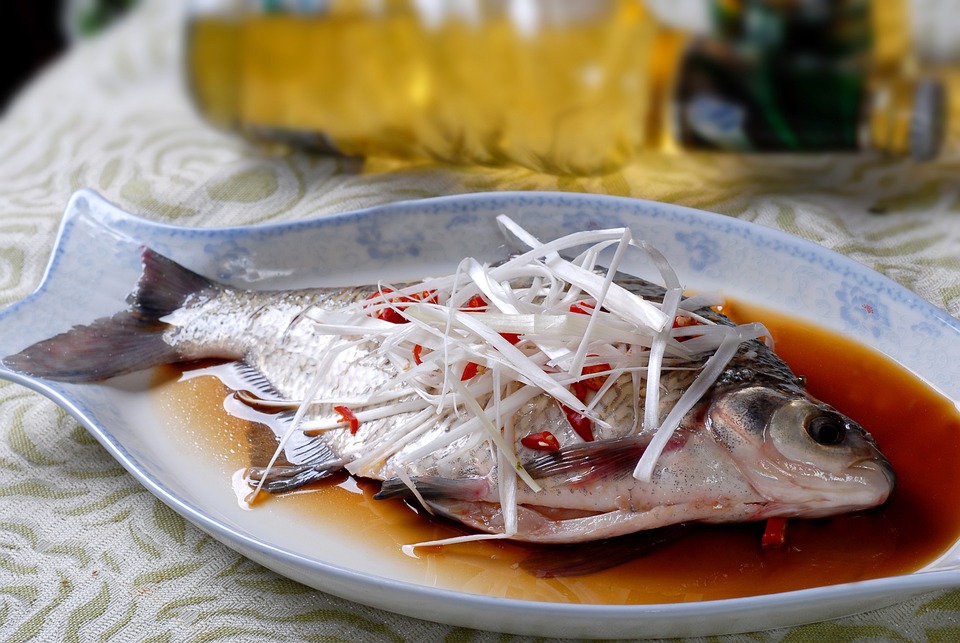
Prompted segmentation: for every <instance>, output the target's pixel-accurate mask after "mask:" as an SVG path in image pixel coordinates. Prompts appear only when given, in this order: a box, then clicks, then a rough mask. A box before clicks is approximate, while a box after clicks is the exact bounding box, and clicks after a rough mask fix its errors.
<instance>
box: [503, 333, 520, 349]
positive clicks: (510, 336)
mask: <svg viewBox="0 0 960 643" xmlns="http://www.w3.org/2000/svg"><path fill="white" fill-rule="evenodd" d="M500 337H503V338H504V339H505V340H507V341H508V342H510V343H511V344H513V345H514V346H516V345H517V344H519V343H520V334H519V333H500Z"/></svg>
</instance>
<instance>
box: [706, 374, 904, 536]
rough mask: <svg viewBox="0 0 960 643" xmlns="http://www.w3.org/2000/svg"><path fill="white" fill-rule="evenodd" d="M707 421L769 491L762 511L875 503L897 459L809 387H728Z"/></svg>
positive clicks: (817, 512)
mask: <svg viewBox="0 0 960 643" xmlns="http://www.w3.org/2000/svg"><path fill="white" fill-rule="evenodd" d="M707 424H708V427H709V430H710V431H711V433H712V434H713V436H714V438H715V439H716V440H717V441H718V442H719V443H720V444H721V445H722V446H723V447H724V448H725V449H726V450H727V451H728V452H729V453H730V454H731V457H732V458H733V460H734V462H735V464H736V466H737V468H738V469H739V471H740V472H741V474H742V475H743V476H744V478H745V479H746V481H747V483H748V484H749V485H750V486H751V487H752V488H753V490H754V491H755V492H756V493H757V494H758V495H759V496H760V497H762V498H763V499H764V502H762V503H760V505H759V508H760V512H759V514H758V515H757V516H756V518H757V519H762V518H770V517H774V516H788V517H804V518H818V517H824V516H830V515H836V514H840V513H846V512H850V511H857V510H861V509H867V508H870V507H875V506H878V505H881V504H883V503H884V502H886V500H887V498H888V497H889V495H890V493H891V492H892V491H893V486H894V481H895V475H894V472H893V467H892V466H891V465H890V462H889V461H888V460H887V458H886V457H885V456H884V455H883V453H881V451H880V449H879V448H878V447H877V443H876V441H875V440H874V439H873V437H872V436H871V435H870V434H869V433H867V431H866V430H864V429H863V427H861V426H860V425H859V424H857V423H856V422H855V421H853V420H852V419H850V418H849V417H847V416H845V415H843V414H842V413H840V412H839V411H837V410H836V409H834V408H833V407H831V406H829V405H828V404H825V403H823V402H821V401H819V400H817V399H815V398H813V397H811V396H809V395H803V394H797V393H792V392H783V391H779V390H776V389H771V388H768V387H764V386H749V387H745V388H740V389H737V390H731V391H728V392H727V393H725V394H722V395H720V396H719V398H718V399H715V400H714V401H713V402H712V403H711V404H710V408H709V410H708V413H707Z"/></svg>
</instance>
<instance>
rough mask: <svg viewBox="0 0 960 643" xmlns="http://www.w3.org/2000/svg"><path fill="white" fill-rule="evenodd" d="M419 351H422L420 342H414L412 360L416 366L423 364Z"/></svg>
mask: <svg viewBox="0 0 960 643" xmlns="http://www.w3.org/2000/svg"><path fill="white" fill-rule="evenodd" d="M421 353H423V346H421V345H420V344H414V345H413V361H414V362H416V363H417V365H418V366H419V365H420V364H423V360H422V359H420V354H421Z"/></svg>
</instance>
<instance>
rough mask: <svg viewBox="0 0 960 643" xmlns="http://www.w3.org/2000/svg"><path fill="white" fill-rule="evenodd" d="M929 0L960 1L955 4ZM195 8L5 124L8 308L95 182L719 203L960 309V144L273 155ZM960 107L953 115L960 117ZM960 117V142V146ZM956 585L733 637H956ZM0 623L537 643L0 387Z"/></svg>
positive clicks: (62, 632) (224, 211)
mask: <svg viewBox="0 0 960 643" xmlns="http://www.w3.org/2000/svg"><path fill="white" fill-rule="evenodd" d="M929 4H931V6H934V7H936V8H939V9H940V10H942V11H946V12H949V11H951V10H952V9H951V8H950V7H945V3H936V2H930V3H929ZM183 11H184V3H182V2H174V1H170V0H149V1H144V2H142V3H141V5H140V6H139V7H138V8H137V10H135V11H134V12H133V13H132V14H131V15H129V16H128V17H127V18H125V19H124V20H122V21H121V22H120V23H119V24H117V25H116V26H115V27H113V28H112V29H110V30H108V31H107V32H106V33H104V34H102V35H101V36H99V37H96V38H92V39H89V40H85V41H83V42H81V43H79V44H78V45H77V46H76V48H74V49H73V50H72V51H71V52H70V53H69V55H67V56H65V57H64V58H63V59H62V60H60V61H59V62H57V63H56V64H54V65H53V66H52V67H51V68H49V69H48V70H47V71H46V73H44V74H43V75H42V76H41V77H39V78H38V79H37V80H36V81H35V82H34V83H33V84H32V85H31V86H30V87H28V88H27V90H26V91H24V92H23V93H22V94H21V95H20V97H19V98H18V100H17V101H16V102H15V103H14V104H13V105H12V106H11V108H10V109H9V111H8V112H7V113H6V115H4V117H3V118H2V120H0V305H9V304H11V303H13V302H16V301H18V300H20V299H22V298H23V297H25V296H26V295H28V294H29V293H30V292H31V291H32V290H33V289H34V288H35V287H36V285H37V284H38V283H39V282H40V279H41V276H42V273H43V271H44V268H45V265H46V262H47V259H48V256H49V253H50V250H51V247H52V245H53V240H54V236H55V233H56V230H57V226H58V224H59V222H60V217H61V214H62V211H63V209H64V206H65V204H66V202H67V199H68V198H69V196H70V194H71V193H72V192H73V191H74V190H76V189H78V188H83V187H90V188H93V189H96V190H98V191H100V192H102V193H103V194H104V195H105V196H106V197H107V198H109V199H110V200H112V201H114V202H116V203H118V204H119V205H120V206H121V207H124V208H126V209H128V210H130V211H132V212H136V213H139V214H140V215H142V216H145V217H148V218H151V219H155V220H158V221H168V222H172V223H176V224H179V225H188V226H202V227H205V226H218V225H228V224H229V225H246V224H254V223H261V222H267V221H270V222H278V221H294V220H300V219H304V218H307V217H315V216H322V215H328V214H333V213H340V212H348V211H351V210H357V209H360V208H365V207H369V206H373V205H377V204H382V203H389V202H394V201H399V200H407V199H420V198H425V197H431V196H438V195H449V194H458V193H468V192H478V191H485V190H565V191H577V192H594V193H604V194H615V195H622V196H629V197H637V198H645V199H653V200H661V201H666V202H671V203H677V204H681V205H687V206H692V207H697V208H703V209H707V210H712V211H715V212H719V213H722V214H726V215H729V216H733V217H738V218H741V219H745V220H749V221H754V222H756V223H758V224H761V225H765V226H771V227H774V228H778V229H781V230H784V231H786V232H789V233H791V234H794V235H797V236H800V237H804V238H806V239H810V240H812V241H815V242H816V243H819V244H822V245H824V246H826V247H829V248H833V249H835V250H837V251H839V252H842V253H844V254H846V255H848V256H850V257H852V258H853V259H855V260H857V261H859V262H862V263H864V264H866V265H867V266H870V267H871V268H874V269H876V270H878V271H880V272H882V273H884V274H886V275H888V276H890V277H891V278H893V279H895V280H897V281H898V282H900V283H901V284H903V285H904V286H906V287H907V288H910V289H911V290H913V291H915V292H917V293H918V294H920V295H921V296H922V297H924V298H926V299H927V300H929V301H930V302H932V303H933V304H935V305H937V306H940V307H942V308H944V309H945V310H947V311H948V312H949V313H950V314H952V315H954V316H958V315H960V171H958V170H960V150H958V149H955V148H951V149H949V150H948V151H947V153H946V154H945V158H944V159H943V160H941V161H938V162H936V163H932V164H927V165H916V164H913V163H910V162H907V161H894V160H888V159H878V158H874V157H833V156H812V157H804V158H796V157H787V156H782V157H746V158H744V157H736V156H728V155H716V154H700V155H694V156H662V155H658V154H654V153H645V154H642V155H640V157H639V158H638V159H637V160H636V162H635V163H633V164H631V165H630V166H628V167H626V168H624V169H623V170H621V171H619V172H615V173H613V174H610V175H607V176H600V177H585V178H572V177H555V176H547V175H542V174H537V173H535V172H532V171H529V170H526V169H522V168H470V167H442V166H437V165H432V164H421V165H403V164H399V163H392V162H388V161H374V162H370V163H367V164H362V163H360V162H358V161H355V160H345V159H334V158H319V157H313V156H309V155H305V154H294V155H291V156H288V157H272V156H269V155H266V154H264V153H262V152H260V151H258V150H255V149H252V148H250V147H248V146H247V145H246V144H245V143H243V142H242V141H239V140H237V139H236V138H234V137H232V136H231V135H229V134H227V133H224V132H220V131H217V130H216V129H213V128H211V127H209V126H207V125H206V124H205V123H204V122H202V121H201V120H200V119H199V118H198V116H197V115H196V114H195V113H194V111H193V109H192V108H191V106H190V104H189V102H188V100H187V98H186V95H185V92H184V82H183V79H182V78H181V76H180V68H181V67H180V66H181V60H180V51H181V40H180V39H181V37H182V30H181V26H182V22H181V21H182V19H183ZM957 120H960V119H955V120H954V127H955V128H956V127H960V125H957V122H956V121H957ZM957 134H958V132H953V135H954V136H955V137H956V138H955V140H960V136H957ZM958 636H960V592H957V591H947V592H941V593H934V594H928V595H925V596H919V597H909V596H905V597H904V600H903V601H902V602H901V603H899V604H897V605H894V606H892V607H889V608H884V609H880V610H877V611H874V612H870V613H866V614H862V615H857V616H851V617H848V618H843V619H839V620H837V621H832V622H828V623H816V624H810V625H806V626H802V627H795V628H787V629H782V630H774V631H770V632H760V633H752V634H744V635H738V636H731V637H715V638H711V639H709V640H721V639H722V640H731V641H771V642H772V641H778V642H793V641H821V640H834V641H862V640H891V641H895V640H904V641H907V640H909V641H917V640H930V641H940V640H943V641H946V640H957V637H958ZM0 639H3V640H9V641H60V640H63V641H103V642H114V641H191V642H201V641H251V640H255V641H398V642H403V641H418V642H419V641H435V642H440V641H445V642H448V643H467V642H470V643H473V642H476V643H492V642H494V641H517V642H526V641H533V640H543V639H533V638H527V637H518V636H509V635H500V634H495V633H492V632H482V631H473V630H466V629H462V628H455V627H450V626H445V625H440V624H435V623H429V622H426V621H420V620H417V619H413V618H407V617H402V616H397V615H394V614H390V613H386V612H382V611H380V610H376V609H373V608H368V607H366V606H363V605H358V604H354V603H351V602H349V601H345V600H342V599H339V598H336V597H334V596H330V595H327V594H324V593H321V592H317V591H314V590H312V589H309V588H306V587H304V586H302V585H299V584H297V583H295V582H293V581H290V580H288V579H286V578H282V577H279V576H277V575H276V574H274V573H273V572H270V571H268V570H266V569H264V568H262V567H260V566H259V565H256V564H254V563H252V562H250V561H248V560H246V559H244V558H243V557H241V556H239V555H238V554H236V553H235V552H233V551H232V550H230V549H228V548H226V547H225V546H223V545H221V544H220V543H218V542H217V541H215V540H213V539H212V538H210V537H209V536H207V535H206V534H204V533H203V532H201V531H200V530H199V529H197V528H195V527H194V526H193V525H192V524H189V523H188V522H186V521H185V520H184V519H183V518H181V517H180V516H178V515H177V514H175V513H174V512H173V511H172V510H170V509H169V508H167V507H166V506H165V505H163V504H162V503H160V502H159V501H158V500H156V499H155V498H154V497H153V496H151V495H150V494H149V493H148V492H147V491H146V490H145V489H143V488H142V487H141V486H140V485H139V484H138V483H137V482H136V481H135V480H134V479H133V478H132V477H130V476H129V475H127V474H126V473H125V472H124V471H123V469H122V468H121V467H120V466H119V465H118V464H117V463H116V462H115V461H114V460H113V459H112V458H111V457H110V456H109V455H107V453H106V451H105V450H103V449H102V448H101V447H100V445H99V444H98V443H97V442H96V441H95V440H93V439H92V438H91V437H90V436H89V435H88V434H87V433H86V431H84V430H83V429H82V428H80V427H79V426H78V424H77V423H76V422H75V421H74V420H73V419H72V418H70V417H69V416H68V415H67V414H66V413H64V412H63V411H62V410H60V409H58V408H57V407H56V406H55V405H54V404H52V403H51V402H49V401H47V400H46V399H44V398H42V397H41V396H39V395H36V394H33V393H30V392H28V391H26V390H25V389H24V388H22V387H19V386H16V385H13V384H9V383H5V382H0Z"/></svg>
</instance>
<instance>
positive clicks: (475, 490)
mask: <svg viewBox="0 0 960 643" xmlns="http://www.w3.org/2000/svg"><path fill="white" fill-rule="evenodd" d="M410 480H411V482H413V486H414V487H415V488H416V493H414V490H413V489H411V488H410V487H409V486H408V485H407V483H405V482H404V481H403V480H401V479H400V478H391V479H389V480H385V481H384V482H383V484H382V485H381V487H380V491H379V492H378V493H377V494H376V495H375V496H374V499H375V500H388V499H390V498H401V499H403V500H416V499H417V495H418V494H419V496H420V497H421V498H423V499H424V500H443V499H454V500H467V501H476V500H480V499H481V498H482V497H483V496H484V495H485V494H486V491H487V490H488V489H489V484H488V483H487V480H486V479H485V478H480V477H471V478H443V477H440V476H415V477H413V478H411V479H410Z"/></svg>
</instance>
